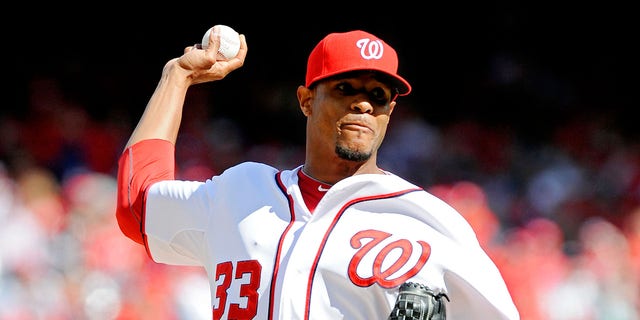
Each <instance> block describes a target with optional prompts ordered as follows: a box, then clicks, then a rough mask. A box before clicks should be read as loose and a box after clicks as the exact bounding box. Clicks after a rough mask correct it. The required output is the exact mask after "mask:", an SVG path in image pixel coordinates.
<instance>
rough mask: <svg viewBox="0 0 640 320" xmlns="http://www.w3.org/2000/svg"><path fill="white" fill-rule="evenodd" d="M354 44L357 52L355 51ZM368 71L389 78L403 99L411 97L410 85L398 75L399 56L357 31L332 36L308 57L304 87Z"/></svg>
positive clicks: (372, 37)
mask: <svg viewBox="0 0 640 320" xmlns="http://www.w3.org/2000/svg"><path fill="white" fill-rule="evenodd" d="M354 44H355V48H354ZM358 70H367V71H378V72H381V73H383V74H386V75H388V76H389V77H390V78H391V79H392V81H394V82H395V83H394V85H395V86H397V89H398V94H399V95H401V96H404V95H407V94H409V92H410V91H411V85H409V82H407V80H405V79H404V78H402V77H401V76H400V75H398V55H397V54H396V51H395V50H394V49H393V48H392V47H391V46H389V44H387V43H386V42H385V41H383V40H382V39H379V38H378V37H376V36H374V35H372V34H370V33H368V32H364V31H362V30H354V31H349V32H341V33H330V34H328V35H327V36H326V37H324V39H322V40H321V41H320V42H319V43H318V44H317V45H316V46H315V47H314V48H313V50H312V51H311V54H309V59H308V61H307V75H306V78H305V86H306V87H307V88H309V87H311V85H312V84H314V83H316V82H317V81H320V80H323V79H326V78H328V77H332V76H335V75H337V74H340V73H345V72H351V71H358Z"/></svg>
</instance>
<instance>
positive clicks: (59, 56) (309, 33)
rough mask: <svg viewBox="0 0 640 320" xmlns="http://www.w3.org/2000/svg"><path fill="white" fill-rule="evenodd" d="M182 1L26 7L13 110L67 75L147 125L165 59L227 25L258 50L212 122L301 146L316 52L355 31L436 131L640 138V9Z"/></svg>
mask: <svg viewBox="0 0 640 320" xmlns="http://www.w3.org/2000/svg"><path fill="white" fill-rule="evenodd" d="M180 5H183V3H171V4H170V6H165V7H162V6H160V5H157V4H156V5H155V6H153V7H151V6H148V8H149V11H142V10H141V9H140V6H141V5H136V7H137V8H136V9H132V8H130V6H133V4H132V3H131V4H128V5H117V4H111V3H99V4H98V3H95V4H89V3H86V4H80V5H79V6H78V5H75V6H73V7H71V6H69V7H65V6H64V5H62V4H59V3H56V4H54V3H52V4H50V5H44V6H42V5H40V6H37V9H34V8H29V10H28V11H26V10H27V9H24V10H20V11H18V12H17V15H18V16H17V17H12V18H13V20H15V21H18V23H15V22H12V23H11V25H7V26H5V31H6V33H7V34H8V37H9V43H10V46H8V47H6V48H5V54H8V60H6V64H7V66H8V67H9V71H10V72H9V76H8V77H7V76H6V75H5V81H7V80H8V83H9V87H8V88H9V90H8V93H9V96H10V99H9V101H8V102H9V104H8V107H5V108H3V112H6V113H11V114H13V115H17V116H20V117H28V116H29V115H28V112H29V111H28V108H27V103H28V102H27V101H28V99H27V95H28V91H27V86H28V83H29V81H30V80H31V79H32V78H33V77H34V76H38V75H46V76H53V77H56V78H58V79H60V81H61V84H62V86H63V88H64V89H65V93H66V94H67V95H68V96H69V97H70V98H71V99H74V100H76V101H78V102H80V103H82V104H83V105H85V106H86V108H87V109H88V110H89V111H90V112H91V114H92V116H94V117H95V118H96V119H98V120H100V119H101V118H104V117H107V116H108V115H109V114H112V113H113V112H114V110H117V111H122V112H125V114H126V115H127V117H129V119H130V121H132V122H134V123H135V121H137V118H138V116H139V115H140V114H141V112H142V110H143V109H144V106H145V105H146V102H147V100H148V98H149V97H150V95H151V93H152V92H153V89H154V88H155V85H156V83H157V80H158V78H159V76H160V73H161V70H162V67H163V65H164V63H165V61H167V60H168V59H170V58H172V57H176V56H179V55H180V54H181V53H182V50H183V48H184V47H185V46H187V45H191V44H194V43H196V42H199V41H200V39H201V37H202V35H203V34H204V32H205V31H206V30H207V28H209V27H210V26H212V25H213V24H227V25H229V26H232V27H233V28H234V29H236V30H237V31H239V32H241V33H244V34H245V35H246V36H247V40H248V45H249V52H248V56H247V60H246V64H245V66H244V67H243V68H242V69H240V70H238V71H236V72H234V73H232V74H231V75H230V76H229V77H228V78H227V80H225V81H222V82H217V83H214V84H205V85H203V86H208V87H210V92H211V94H212V95H213V100H212V101H214V102H213V105H212V110H211V115H220V114H224V115H227V116H230V117H234V118H238V119H241V120H243V121H251V122H252V123H256V128H257V129H256V131H260V132H261V133H262V134H263V135H264V132H268V133H270V134H271V135H274V136H277V137H278V138H288V137H290V136H291V135H290V134H289V133H288V132H287V130H286V128H284V127H286V125H287V122H286V121H287V119H288V118H290V117H291V115H287V114H290V113H291V110H292V108H294V107H295V88H296V87H297V85H299V84H302V83H303V80H304V71H305V64H306V59H307V55H308V53H309V52H310V51H311V49H312V48H313V46H314V45H315V44H316V43H317V42H318V41H319V40H320V39H321V38H322V37H323V36H324V35H325V34H326V33H328V32H334V31H346V30H349V29H364V30H367V31H369V32H372V33H374V34H376V35H378V36H380V37H381V38H383V39H385V41H387V42H388V43H390V44H391V45H392V46H393V47H394V48H396V50H397V51H398V52H399V54H400V59H401V60H400V73H401V74H402V75H403V76H404V77H405V78H406V79H408V80H409V82H410V83H411V84H412V86H413V92H412V94H411V95H410V96H408V97H405V98H402V100H401V102H400V104H401V105H404V106H406V107H407V108H413V109H415V110H416V111H418V112H419V113H420V114H422V115H424V117H425V118H426V119H427V120H428V121H430V122H431V123H433V124H435V125H443V124H447V123H449V122H452V121H455V120H459V119H464V118H472V119H475V120H477V121H481V122H485V123H488V124H490V125H496V126H508V127H512V128H517V130H518V131H519V133H521V134H522V135H523V136H525V137H529V138H531V139H532V140H535V139H545V138H547V137H546V136H545V134H546V133H547V132H550V131H551V130H550V129H551V128H553V127H555V126H560V125H562V124H563V123H564V122H566V121H568V119H571V118H574V117H576V116H590V117H608V118H610V119H612V122H611V125H612V126H615V127H616V128H617V129H618V130H620V131H622V132H623V133H624V134H626V135H627V136H629V137H632V138H635V137H637V135H638V131H640V130H638V126H637V125H636V121H635V117H634V116H632V115H635V113H636V109H637V106H638V98H637V89H636V88H637V85H636V84H637V83H638V81H637V76H638V74H637V70H636V69H635V68H634V67H632V66H633V65H634V64H635V62H636V61H635V60H636V59H637V55H636V54H635V53H633V52H632V50H634V49H635V46H637V42H638V32H637V31H636V29H637V20H638V18H637V16H636V15H635V12H636V10H635V9H632V8H631V6H630V5H621V4H616V3H615V2H608V3H606V4H604V3H594V4H587V3H576V4H571V3H562V4H545V3H543V2H532V3H521V2H507V1H504V2H494V3H488V4H487V3H483V4H473V5H469V4H462V3H452V4H437V5H434V4H428V3H425V4H420V5H407V4H404V3H402V2H390V3H385V4H383V5H379V4H372V3H367V2H357V3H347V2H342V3H341V2H338V3H330V2H322V3H299V4H293V6H291V5H284V4H278V3H275V2H270V3H268V4H258V5H254V4H249V3H248V2H235V3H229V4H225V5H223V6H222V5H217V6H216V5H215V3H213V2H211V3H210V4H209V5H206V6H202V8H198V10H195V9H191V8H181V7H180ZM184 5H186V3H184ZM194 6H195V5H194ZM10 15H11V13H10ZM4 23H5V24H7V23H9V22H8V21H5V22H4ZM258 119H260V121H258ZM264 120H267V121H266V122H265V121H264ZM258 129H260V130H258ZM265 130H266V131H265ZM260 137H263V136H259V135H258V134H257V133H256V135H255V137H254V138H256V139H260Z"/></svg>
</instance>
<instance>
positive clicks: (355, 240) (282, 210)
mask: <svg viewBox="0 0 640 320" xmlns="http://www.w3.org/2000/svg"><path fill="white" fill-rule="evenodd" d="M300 169H301V167H298V168H295V169H294V170H286V171H278V170H277V169H275V168H272V167H270V166H267V165H264V164H259V163H253V162H246V163H241V164H239V165H236V166H234V167H231V168H229V169H227V170H226V171H225V172H223V173H222V174H221V175H219V176H215V177H213V178H212V179H210V180H207V181H206V182H191V181H162V182H157V183H155V184H153V185H152V186H151V187H150V189H149V190H148V193H147V199H146V212H145V219H144V231H145V234H146V236H147V244H148V250H149V252H150V254H151V256H152V258H153V259H154V261H157V262H161V263H166V264H178V265H200V266H203V267H204V268H205V269H206V271H207V273H208V276H209V279H210V286H211V296H212V304H213V306H212V308H213V314H214V318H215V319H322V320H326V319H362V320H371V319H386V318H387V316H388V315H389V313H390V312H391V309H392V308H393V305H394V302H395V299H396V297H397V295H398V287H399V286H400V285H401V284H402V283H404V282H406V281H413V282H418V283H421V284H423V285H426V286H428V287H430V288H432V289H433V290H434V291H436V292H443V293H446V295H447V296H448V297H449V300H450V301H448V302H446V308H447V319H449V320H451V319H454V320H455V319H492V320H495V319H519V315H518V311H517V310H516V308H515V306H514V304H513V301H512V299H511V296H510V295H509V292H508V290H507V288H506V285H505V283H504V280H503V279H502V277H501V275H500V273H499V271H498V269H497V268H496V266H495V265H494V263H493V262H492V261H491V260H490V259H489V257H488V256H487V255H486V253H485V252H484V251H483V250H482V249H481V247H480V245H479V243H478V241H477V239H476V236H475V233H474V232H473V230H472V229H471V227H470V225H469V224H468V223H467V221H466V220H465V219H464V218H463V217H462V216H461V215H460V214H459V213H458V212H456V211H455V210H454V209H453V208H451V207H450V206H449V205H447V204H446V203H445V202H443V201H441V200H440V199H438V198H436V197H434V196H433V195H431V194H429V193H427V192H426V191H424V190H423V189H421V188H419V187H417V186H415V185H413V184H411V183H409V182H407V181H405V180H403V179H401V178H400V177H398V176H396V175H393V174H391V173H387V174H386V175H384V174H363V175H355V176H352V177H349V178H346V179H344V180H341V181H340V182H338V183H336V184H335V185H334V186H332V187H331V188H330V189H329V191H327V193H326V194H325V196H324V197H323V198H322V199H321V201H320V202H319V203H318V205H317V207H316V208H315V211H314V212H313V213H310V212H309V210H308V209H307V207H306V205H305V203H304V201H303V199H302V195H301V192H300V189H299V186H298V176H297V171H298V170H300Z"/></svg>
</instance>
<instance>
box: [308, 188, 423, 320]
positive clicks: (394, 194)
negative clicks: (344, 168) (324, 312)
mask: <svg viewBox="0 0 640 320" xmlns="http://www.w3.org/2000/svg"><path fill="white" fill-rule="evenodd" d="M422 190H423V189H422V188H412V189H406V190H402V191H397V192H392V193H386V194H379V195H375V196H368V197H362V198H356V199H353V200H351V201H349V202H347V203H346V204H345V205H344V206H342V208H341V209H340V211H338V213H337V214H336V216H335V217H334V218H333V221H332V222H331V226H330V227H329V229H327V232H326V233H325V235H324V237H323V238H322V243H321V245H320V248H319V249H318V253H317V254H316V258H315V259H314V260H313V265H312V267H311V274H310V275H309V280H308V281H307V298H306V303H305V312H304V319H305V320H309V312H310V308H311V291H312V290H313V278H314V276H315V274H316V270H317V268H318V262H319V261H320V255H321V253H322V251H323V250H324V246H325V245H326V244H327V240H328V239H329V235H330V234H331V231H333V228H334V227H335V226H336V224H337V223H338V220H340V217H342V214H343V213H344V212H345V211H346V210H347V208H349V207H350V206H352V205H354V204H356V203H359V202H364V201H368V200H377V199H388V198H393V197H398V196H402V195H405V194H407V193H411V192H415V191H422Z"/></svg>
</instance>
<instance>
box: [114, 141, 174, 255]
mask: <svg viewBox="0 0 640 320" xmlns="http://www.w3.org/2000/svg"><path fill="white" fill-rule="evenodd" d="M174 179H175V146H174V145H173V143H171V142H169V141H166V140H161V139H150V140H143V141H140V142H138V143H136V144H134V145H132V146H130V147H129V148H127V149H126V150H124V152H123V153H122V154H121V155H120V159H119V160H118V182H117V185H118V190H117V194H118V199H117V207H116V218H117V220H118V226H119V227H120V230H121V231H122V233H124V234H125V235H126V236H127V237H129V238H130V239H132V240H133V241H135V242H137V243H140V244H144V243H145V239H144V215H145V212H144V208H145V205H144V204H145V202H146V194H147V190H148V189H149V187H150V186H151V185H152V184H153V183H155V182H158V181H162V180H174Z"/></svg>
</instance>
